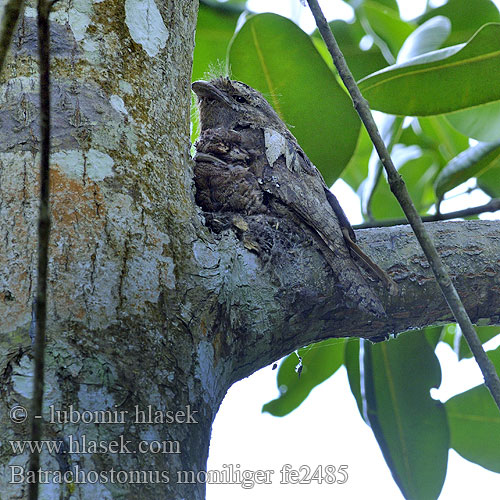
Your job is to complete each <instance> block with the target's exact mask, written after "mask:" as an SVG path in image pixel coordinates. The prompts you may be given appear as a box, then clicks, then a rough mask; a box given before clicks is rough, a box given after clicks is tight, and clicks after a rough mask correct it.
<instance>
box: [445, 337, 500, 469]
mask: <svg viewBox="0 0 500 500" xmlns="http://www.w3.org/2000/svg"><path fill="white" fill-rule="evenodd" d="M488 356H489V357H490V359H491V360H492V361H493V363H494V365H495V367H496V369H497V372H500V347H498V348H497V349H495V350H494V351H489V352H488ZM445 407H446V411H447V414H448V422H449V425H450V434H451V446H452V448H454V449H455V450H456V451H457V453H459V454H460V455H462V456H463V457H464V458H465V459H466V460H470V461H471V462H474V463H476V464H479V465H481V466H483V467H485V468H486V469H489V470H492V471H494V472H500V413H499V412H498V408H497V406H496V404H495V402H494V401H493V398H492V397H491V394H490V393H489V391H488V389H487V388H486V386H485V385H484V384H482V385H479V386H477V387H474V388H472V389H470V390H468V391H466V392H463V393H462V394H457V395H456V396H453V397H452V398H450V399H449V400H448V401H447V402H446V403H445Z"/></svg>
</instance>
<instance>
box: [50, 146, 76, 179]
mask: <svg viewBox="0 0 500 500" xmlns="http://www.w3.org/2000/svg"><path fill="white" fill-rule="evenodd" d="M50 162H51V164H53V165H57V166H58V167H59V169H60V170H61V171H63V172H64V173H65V174H66V175H67V176H68V177H70V178H72V179H80V178H81V177H82V175H83V154H82V153H81V152H80V151H76V150H69V151H58V152H56V153H52V154H51V156H50Z"/></svg>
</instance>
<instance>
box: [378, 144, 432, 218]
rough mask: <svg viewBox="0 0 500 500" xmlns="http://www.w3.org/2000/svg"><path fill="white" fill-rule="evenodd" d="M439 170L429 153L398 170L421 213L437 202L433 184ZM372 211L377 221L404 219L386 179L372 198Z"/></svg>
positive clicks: (380, 183)
mask: <svg viewBox="0 0 500 500" xmlns="http://www.w3.org/2000/svg"><path fill="white" fill-rule="evenodd" d="M416 156H417V155H416ZM395 159H396V161H397V155H395ZM437 170H438V165H437V163H436V161H435V157H434V155H433V154H432V153H431V152H429V151H426V152H422V153H421V154H420V155H418V156H417V157H416V158H413V159H410V160H409V161H406V162H405V163H404V165H403V166H402V167H400V168H399V170H398V171H399V173H400V174H401V176H402V177H403V179H404V180H405V182H406V184H407V186H408V190H409V192H410V195H411V198H412V200H413V203H415V206H416V207H417V210H418V211H419V212H420V213H425V212H426V211H427V209H428V208H429V207H430V206H431V205H432V204H433V203H434V202H435V198H434V189H433V185H432V183H433V180H434V177H435V175H436V173H437ZM371 210H372V215H373V217H375V218H376V219H392V218H399V217H404V213H403V210H402V209H401V207H400V206H399V203H398V202H397V200H396V198H395V197H394V195H393V194H392V192H391V190H390V188H389V185H388V184H387V181H386V180H385V178H383V179H381V180H380V181H379V183H378V185H377V188H376V190H375V192H374V194H373V196H372V202H371Z"/></svg>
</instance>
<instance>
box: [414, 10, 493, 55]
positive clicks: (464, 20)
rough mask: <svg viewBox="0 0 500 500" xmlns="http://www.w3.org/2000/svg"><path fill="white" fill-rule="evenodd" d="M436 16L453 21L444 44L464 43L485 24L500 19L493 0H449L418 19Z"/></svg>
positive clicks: (422, 21)
mask: <svg viewBox="0 0 500 500" xmlns="http://www.w3.org/2000/svg"><path fill="white" fill-rule="evenodd" d="M435 16H444V17H447V18H448V19H449V20H450V21H451V34H450V36H449V37H448V38H447V40H446V42H445V43H444V45H456V44H458V43H463V42H465V41H467V40H468V39H469V38H470V37H471V36H472V35H473V34H474V33H475V32H476V31H477V30H478V29H479V28H480V27H481V26H483V25H484V24H486V23H492V22H499V21H500V14H499V12H498V9H497V7H496V5H495V4H494V3H493V2H492V1H491V0H467V1H464V0H448V2H446V3H445V4H444V5H442V6H441V7H437V8H435V9H430V10H429V11H428V12H426V13H425V14H423V15H422V16H420V17H419V18H418V19H417V20H416V21H417V22H418V24H422V23H424V22H426V21H428V20H429V19H431V18H432V17H435Z"/></svg>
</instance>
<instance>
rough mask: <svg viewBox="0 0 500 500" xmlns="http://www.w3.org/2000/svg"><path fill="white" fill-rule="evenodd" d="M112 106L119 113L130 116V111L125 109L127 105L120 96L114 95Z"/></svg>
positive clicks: (111, 99)
mask: <svg viewBox="0 0 500 500" xmlns="http://www.w3.org/2000/svg"><path fill="white" fill-rule="evenodd" d="M110 102H111V106H113V108H114V109H116V111H118V112H119V113H123V114H124V115H128V111H127V109H126V108H125V103H124V102H123V99H122V98H121V97H120V96H118V95H112V96H111V98H110Z"/></svg>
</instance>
